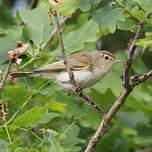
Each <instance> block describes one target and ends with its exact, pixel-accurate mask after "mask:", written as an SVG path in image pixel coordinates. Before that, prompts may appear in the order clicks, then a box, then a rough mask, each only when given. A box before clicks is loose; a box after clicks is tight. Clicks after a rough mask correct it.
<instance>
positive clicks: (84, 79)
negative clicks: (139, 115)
mask: <svg viewBox="0 0 152 152" xmlns="http://www.w3.org/2000/svg"><path fill="white" fill-rule="evenodd" d="M73 73H74V78H75V80H76V82H77V83H78V84H79V85H80V86H81V87H82V88H88V87H90V86H92V85H94V84H95V83H96V82H97V81H99V80H100V79H101V78H102V76H103V74H102V72H101V71H98V70H97V71H73ZM56 81H57V83H58V84H60V85H62V86H63V87H64V88H67V89H71V88H72V85H71V83H70V82H69V81H70V79H69V75H68V73H67V72H61V74H60V75H58V76H57V77H56Z"/></svg>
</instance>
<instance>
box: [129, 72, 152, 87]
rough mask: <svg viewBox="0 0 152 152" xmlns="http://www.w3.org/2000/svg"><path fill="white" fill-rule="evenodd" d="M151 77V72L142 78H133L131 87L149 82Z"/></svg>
mask: <svg viewBox="0 0 152 152" xmlns="http://www.w3.org/2000/svg"><path fill="white" fill-rule="evenodd" d="M150 77H152V71H149V72H147V73H145V74H143V75H141V76H133V77H131V82H130V83H131V85H132V86H136V85H138V84H140V83H141V82H144V81H146V80H148V79H149V78H150Z"/></svg>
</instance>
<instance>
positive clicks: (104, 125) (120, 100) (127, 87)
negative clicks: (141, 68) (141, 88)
mask: <svg viewBox="0 0 152 152" xmlns="http://www.w3.org/2000/svg"><path fill="white" fill-rule="evenodd" d="M144 25H145V22H141V23H140V25H139V27H138V30H137V32H136V34H135V37H134V40H133V42H132V44H131V46H130V48H129V55H128V60H127V61H126V66H125V73H124V78H123V80H124V90H123V91H122V92H121V94H120V95H119V97H117V99H116V100H115V102H114V104H113V105H112V106H111V108H110V110H109V111H108V113H107V114H106V115H105V116H104V118H103V120H102V121H101V123H100V125H99V127H98V129H97V131H96V132H95V134H94V135H93V137H92V138H91V140H90V142H89V144H88V146H87V148H86V150H85V152H93V151H94V149H95V147H96V145H97V143H98V142H99V141H100V140H101V139H102V138H103V136H104V135H105V133H106V131H107V129H108V127H109V124H110V122H111V120H112V119H113V117H114V116H115V114H116V113H117V111H118V110H119V109H120V108H121V107H122V106H123V104H124V103H125V101H126V99H127V97H128V96H129V94H130V93H131V92H132V91H133V88H134V87H135V85H138V84H140V83H142V82H144V81H145V80H147V79H149V78H150V77H152V71H150V72H148V73H146V74H144V75H143V76H140V77H139V78H138V81H137V83H136V84H131V83H130V77H129V72H130V68H131V65H132V62H133V56H134V52H135V49H136V46H135V43H136V41H137V39H138V38H139V37H140V33H141V32H142V30H143V27H144Z"/></svg>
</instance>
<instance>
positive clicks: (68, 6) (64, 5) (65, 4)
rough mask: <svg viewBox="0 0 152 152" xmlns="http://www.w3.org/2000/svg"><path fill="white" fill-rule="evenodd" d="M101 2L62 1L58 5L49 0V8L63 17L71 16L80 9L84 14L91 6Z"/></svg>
mask: <svg viewBox="0 0 152 152" xmlns="http://www.w3.org/2000/svg"><path fill="white" fill-rule="evenodd" d="M100 1H101V0H62V1H59V2H58V3H55V2H54V1H52V0H49V2H50V4H51V7H52V8H53V9H55V10H56V11H57V12H59V13H60V14H62V15H63V16H67V15H71V14H72V13H74V12H75V11H76V10H77V9H79V8H80V9H81V10H82V11H84V12H86V11H89V10H90V9H91V7H92V5H94V6H95V5H97V4H98V3H99V2H100Z"/></svg>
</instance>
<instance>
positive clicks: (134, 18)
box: [114, 0, 140, 23]
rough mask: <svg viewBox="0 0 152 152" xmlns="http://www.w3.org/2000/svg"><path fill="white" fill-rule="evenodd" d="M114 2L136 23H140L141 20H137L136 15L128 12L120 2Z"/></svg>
mask: <svg viewBox="0 0 152 152" xmlns="http://www.w3.org/2000/svg"><path fill="white" fill-rule="evenodd" d="M114 2H115V3H116V4H118V5H119V7H121V8H122V9H124V10H125V12H126V13H127V14H129V15H130V16H131V17H132V19H133V20H134V21H135V22H137V23H138V22H139V21H140V19H139V18H137V17H136V16H134V15H133V14H132V13H131V12H130V10H128V9H127V8H125V6H123V5H122V4H121V3H120V2H118V1H117V0H114Z"/></svg>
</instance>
